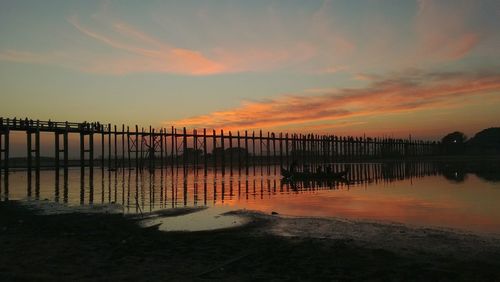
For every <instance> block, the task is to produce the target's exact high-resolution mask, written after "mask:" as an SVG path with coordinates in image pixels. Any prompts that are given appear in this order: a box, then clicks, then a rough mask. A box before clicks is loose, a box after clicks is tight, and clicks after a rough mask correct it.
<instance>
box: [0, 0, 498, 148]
mask: <svg viewBox="0 0 500 282" xmlns="http://www.w3.org/2000/svg"><path fill="white" fill-rule="evenodd" d="M499 27H500V1H493V0H491V1H488V0H485V1H482V0H471V1H463V0H450V1H447V0H439V1H433V0H420V1H411V0H405V1H401V0H386V1H382V0H367V1H351V0H349V1H348V0H346V1H336V0H331V1H313V0H311V1H294V0H287V1H284V0H283V1H272V0H270V1H259V0H257V1H244V0H240V1H236V0H234V1H223V0H220V1H189V0H187V1H186V0H184V1H127V0H123V1H71V0H70V1H62V0H61V1H25V0H19V1H4V0H0V38H1V40H0V98H1V99H0V116H3V117H10V118H13V117H18V118H19V117H23V118H24V117H26V116H27V117H29V118H33V119H41V120H48V119H51V120H58V121H65V120H68V121H100V122H101V123H114V124H118V125H121V124H126V125H135V124H138V125H140V126H149V125H153V126H154V127H156V128H159V127H170V126H171V125H175V126H177V127H182V126H186V127H188V128H208V129H212V128H217V129H226V130H235V131H236V130H247V129H248V130H254V129H263V130H265V131H275V132H279V131H281V132H315V133H325V134H337V135H356V136H362V135H364V134H366V135H367V136H393V137H407V136H409V135H410V134H411V135H412V136H414V137H415V138H422V139H432V140H435V139H439V138H441V137H442V136H443V135H445V134H446V133H448V132H452V131H455V130H459V131H463V132H465V133H466V134H467V135H469V136H472V135H473V134H474V133H476V132H477V131H479V130H481V129H484V128H488V127H494V126H500V111H499V109H500V107H499V106H500V32H498V28H499Z"/></svg>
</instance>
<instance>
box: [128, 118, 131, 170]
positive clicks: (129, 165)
mask: <svg viewBox="0 0 500 282" xmlns="http://www.w3.org/2000/svg"><path fill="white" fill-rule="evenodd" d="M127 161H128V168H129V169H130V168H131V167H132V163H131V160H130V127H129V126H127Z"/></svg>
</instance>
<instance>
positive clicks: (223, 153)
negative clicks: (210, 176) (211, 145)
mask: <svg viewBox="0 0 500 282" xmlns="http://www.w3.org/2000/svg"><path fill="white" fill-rule="evenodd" d="M220 144H221V147H222V149H221V150H222V151H221V154H222V156H221V158H222V176H224V175H225V174H226V156H225V155H226V150H225V148H224V130H222V129H221V131H220Z"/></svg>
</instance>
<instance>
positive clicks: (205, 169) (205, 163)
mask: <svg viewBox="0 0 500 282" xmlns="http://www.w3.org/2000/svg"><path fill="white" fill-rule="evenodd" d="M207 174H208V152H207V129H206V128H203V175H204V176H207ZM205 184H206V182H205ZM205 188H206V185H205ZM205 196H206V194H205Z"/></svg>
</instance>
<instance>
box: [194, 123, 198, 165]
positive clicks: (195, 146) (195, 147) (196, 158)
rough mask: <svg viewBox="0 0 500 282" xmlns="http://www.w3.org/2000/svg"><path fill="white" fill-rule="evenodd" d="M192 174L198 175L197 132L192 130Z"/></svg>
mask: <svg viewBox="0 0 500 282" xmlns="http://www.w3.org/2000/svg"><path fill="white" fill-rule="evenodd" d="M193 150H194V156H193V157H194V160H193V161H194V172H195V173H196V174H198V131H197V130H196V129H193Z"/></svg>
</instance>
